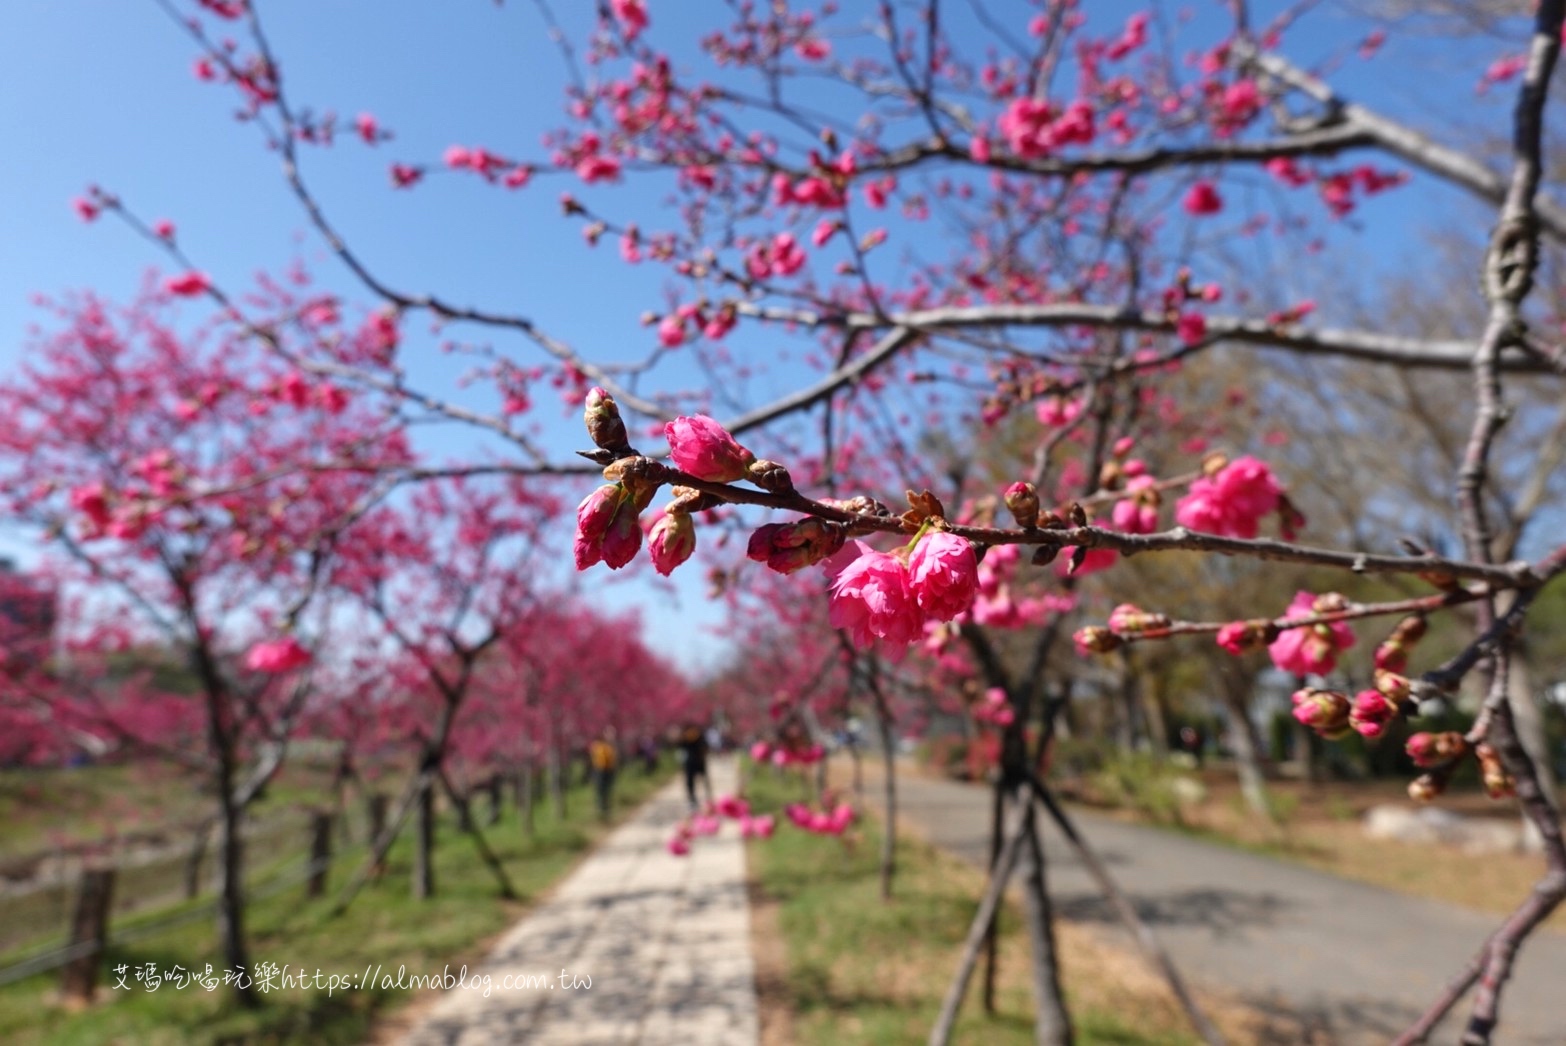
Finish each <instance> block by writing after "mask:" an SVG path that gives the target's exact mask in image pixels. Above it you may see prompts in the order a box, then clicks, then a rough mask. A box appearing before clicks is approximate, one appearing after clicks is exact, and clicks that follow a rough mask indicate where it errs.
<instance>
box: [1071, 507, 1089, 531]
mask: <svg viewBox="0 0 1566 1046" xmlns="http://www.w3.org/2000/svg"><path fill="white" fill-rule="evenodd" d="M1066 518H1067V519H1069V520H1071V525H1072V526H1074V527H1085V526H1087V525H1088V517H1087V509H1085V508H1083V507H1082V506H1081V505H1080V504H1079V503H1077V502H1075V501H1073V502H1072V503H1071V504H1069V505H1067V506H1066Z"/></svg>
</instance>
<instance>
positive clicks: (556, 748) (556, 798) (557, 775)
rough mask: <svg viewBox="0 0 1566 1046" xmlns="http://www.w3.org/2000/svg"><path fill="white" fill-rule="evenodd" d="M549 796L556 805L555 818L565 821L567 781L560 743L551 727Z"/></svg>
mask: <svg viewBox="0 0 1566 1046" xmlns="http://www.w3.org/2000/svg"><path fill="white" fill-rule="evenodd" d="M548 758H549V798H550V800H551V801H553V803H554V806H555V819H556V820H557V821H564V820H565V816H566V800H565V783H564V782H563V781H562V780H561V773H562V768H561V765H560V762H561V760H560V745H559V743H558V742H557V741H556V740H555V738H554V728H553V727H551V728H550V738H549V757H548Z"/></svg>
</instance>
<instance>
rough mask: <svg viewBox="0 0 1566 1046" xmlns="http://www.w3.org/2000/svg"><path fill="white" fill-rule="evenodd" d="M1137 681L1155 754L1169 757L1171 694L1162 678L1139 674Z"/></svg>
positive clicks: (1164, 757) (1148, 734) (1159, 756)
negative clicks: (1167, 691)
mask: <svg viewBox="0 0 1566 1046" xmlns="http://www.w3.org/2000/svg"><path fill="white" fill-rule="evenodd" d="M1136 682H1137V689H1138V691H1139V692H1140V693H1141V695H1142V713H1143V715H1144V716H1145V717H1146V720H1147V738H1148V740H1149V741H1150V742H1151V743H1152V745H1153V754H1154V755H1156V756H1158V758H1160V759H1167V758H1168V757H1169V713H1168V703H1169V695H1168V694H1167V693H1166V692H1165V687H1164V683H1163V680H1162V679H1160V678H1154V679H1152V680H1149V679H1148V678H1147V677H1145V676H1141V675H1139V676H1137V680H1136ZM1148 684H1150V685H1148ZM1062 718H1063V717H1062Z"/></svg>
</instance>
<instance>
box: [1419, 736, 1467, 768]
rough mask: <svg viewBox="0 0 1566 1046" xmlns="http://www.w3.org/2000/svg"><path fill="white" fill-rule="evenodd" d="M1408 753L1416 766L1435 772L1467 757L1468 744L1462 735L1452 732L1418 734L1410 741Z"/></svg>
mask: <svg viewBox="0 0 1566 1046" xmlns="http://www.w3.org/2000/svg"><path fill="white" fill-rule="evenodd" d="M1407 751H1408V757H1409V758H1410V759H1412V760H1413V761H1414V765H1415V766H1417V767H1419V768H1420V769H1421V770H1433V769H1435V768H1437V767H1441V766H1445V765H1446V764H1448V763H1450V762H1452V761H1454V760H1456V759H1459V758H1461V757H1462V756H1464V755H1466V754H1467V752H1468V742H1467V741H1465V740H1464V739H1463V735H1462V734H1459V733H1455V732H1453V731H1450V730H1448V731H1446V732H1445V733H1440V734H1431V733H1418V734H1415V735H1414V736H1413V737H1410V738H1409V739H1408V745H1407Z"/></svg>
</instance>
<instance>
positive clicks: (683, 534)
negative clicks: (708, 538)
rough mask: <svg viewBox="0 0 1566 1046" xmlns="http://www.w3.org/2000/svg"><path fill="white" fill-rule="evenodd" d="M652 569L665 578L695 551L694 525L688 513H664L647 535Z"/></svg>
mask: <svg viewBox="0 0 1566 1046" xmlns="http://www.w3.org/2000/svg"><path fill="white" fill-rule="evenodd" d="M647 551H648V553H649V554H650V555H651V556H652V561H653V568H654V569H655V570H657V571H658V573H660V574H662V575H664V576H665V577H667V576H668V575H669V573H670V572H671V571H673V570H674V568H675V567H677V566H679V565H680V564H681V563H683V562H685V561H686V560H687V559H690V558H691V553H693V552H695V551H696V523H695V521H693V520H692V519H691V517H690V515H689V514H688V513H685V512H665V513H664V514H663V515H662V516H661V517H660V518H659V520H658V522H656V523H654V524H653V526H652V531H651V532H650V533H648V535H647Z"/></svg>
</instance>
